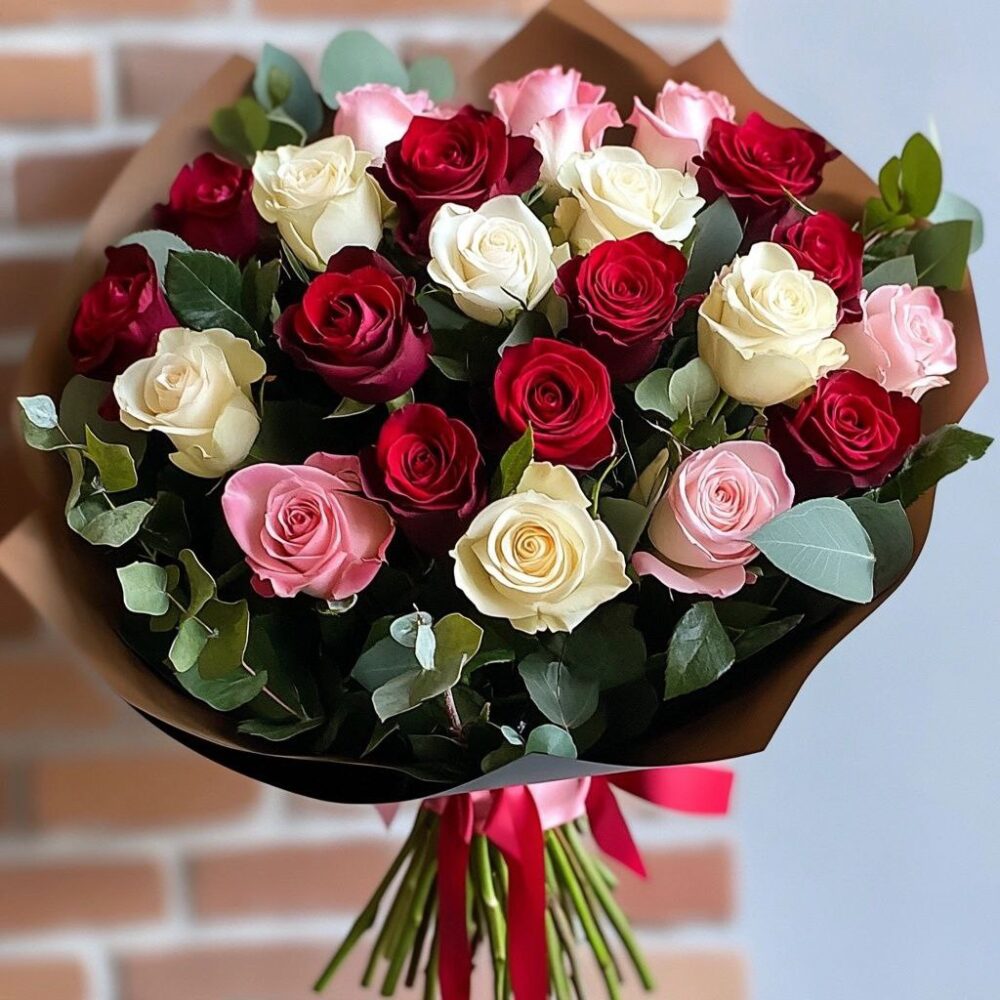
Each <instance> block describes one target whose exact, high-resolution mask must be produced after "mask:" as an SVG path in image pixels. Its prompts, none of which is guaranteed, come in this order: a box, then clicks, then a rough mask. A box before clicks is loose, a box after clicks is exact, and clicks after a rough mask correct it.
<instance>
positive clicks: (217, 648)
mask: <svg viewBox="0 0 1000 1000" xmlns="http://www.w3.org/2000/svg"><path fill="white" fill-rule="evenodd" d="M198 619H199V620H200V621H201V622H202V623H203V624H204V625H205V626H206V627H207V628H208V629H209V636H208V640H207V642H206V643H205V648H204V649H203V650H202V652H201V655H200V656H199V657H198V671H199V673H200V674H201V676H202V677H203V678H205V679H206V680H215V679H218V678H220V677H226V676H227V675H229V674H233V673H235V672H236V671H237V670H239V669H241V668H242V666H243V656H244V654H245V653H246V648H247V640H248V638H249V636H250V609H249V608H248V607H247V602H246V601H237V602H236V603H234V604H229V603H227V602H226V601H219V600H216V599H212V600H210V601H209V602H208V603H207V604H206V605H205V606H204V607H203V608H201V610H200V611H199V612H198Z"/></svg>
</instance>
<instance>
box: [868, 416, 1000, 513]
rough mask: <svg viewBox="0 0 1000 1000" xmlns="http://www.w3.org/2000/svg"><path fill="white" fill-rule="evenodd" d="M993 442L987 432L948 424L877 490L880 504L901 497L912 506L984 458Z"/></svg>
mask: <svg viewBox="0 0 1000 1000" xmlns="http://www.w3.org/2000/svg"><path fill="white" fill-rule="evenodd" d="M992 443H993V438H990V437H987V436H986V435H985V434H976V433H975V432H974V431H967V430H965V429H964V428H962V427H959V426H958V425H957V424H945V425H944V426H943V427H939V428H938V429H937V430H936V431H934V432H933V433H932V434H929V435H928V436H927V437H925V438H924V439H923V441H921V442H920V444H918V445H917V446H916V448H914V449H913V451H911V452H910V454H909V456H908V457H907V459H906V461H905V462H904V463H903V467H902V468H901V469H900V470H899V472H897V473H896V474H895V475H894V476H893V477H892V478H891V479H890V480H889V481H888V482H887V483H886V484H885V485H884V486H881V487H880V488H879V489H877V490H876V491H875V498H876V499H877V500H878V502H879V503H886V502H887V501H889V500H899V501H900V503H902V505H903V506H904V507H909V506H910V504H911V503H913V502H914V501H915V500H916V499H917V498H918V497H919V496H921V494H923V493H926V492H927V490H929V489H931V487H933V486H936V485H937V483H939V482H940V481H941V480H942V479H944V477H945V476H948V475H951V473H953V472H957V471H958V470H959V469H961V468H962V466H963V465H965V464H966V463H967V462H974V461H976V460H977V459H980V458H982V457H983V455H985V454H986V449H987V448H989V446H990V445H991V444H992Z"/></svg>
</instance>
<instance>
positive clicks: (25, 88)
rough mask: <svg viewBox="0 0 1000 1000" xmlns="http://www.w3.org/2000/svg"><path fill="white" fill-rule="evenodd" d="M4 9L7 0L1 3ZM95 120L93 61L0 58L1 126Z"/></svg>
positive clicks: (29, 55) (33, 55)
mask: <svg viewBox="0 0 1000 1000" xmlns="http://www.w3.org/2000/svg"><path fill="white" fill-rule="evenodd" d="M4 2H5V5H6V3H7V2H8V0H4ZM96 118H97V82H96V78H95V72H94V60H93V57H92V56H90V55H87V54H84V53H80V54H67V55H52V54H49V53H42V52H19V53H18V54H16V55H11V54H4V55H0V122H8V123H18V124H29V123H42V122H90V121H94V120H95V119H96Z"/></svg>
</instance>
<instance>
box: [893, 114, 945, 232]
mask: <svg viewBox="0 0 1000 1000" xmlns="http://www.w3.org/2000/svg"><path fill="white" fill-rule="evenodd" d="M900 166H901V179H900V184H901V186H902V189H903V196H904V198H905V200H906V209H907V211H908V212H909V213H910V214H911V215H915V216H916V217H917V218H918V219H926V218H927V216H928V215H930V214H931V212H933V211H934V206H935V205H936V204H937V200H938V196H939V195H940V194H941V157H940V156H938V151H937V150H936V149H935V148H934V146H933V145H932V143H931V142H930V140H929V139H927V138H926V136H923V135H921V134H920V133H919V132H917V133H916V135H912V136H910V138H909V139H908V140H907V143H906V145H905V146H904V147H903V156H902V160H901V163H900ZM890 207H892V206H891V205H890Z"/></svg>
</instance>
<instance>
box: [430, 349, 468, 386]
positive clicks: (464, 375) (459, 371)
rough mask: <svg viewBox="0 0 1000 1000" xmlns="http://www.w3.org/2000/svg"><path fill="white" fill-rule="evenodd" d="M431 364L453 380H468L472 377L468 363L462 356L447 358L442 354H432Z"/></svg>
mask: <svg viewBox="0 0 1000 1000" xmlns="http://www.w3.org/2000/svg"><path fill="white" fill-rule="evenodd" d="M431 364H432V365H434V367H435V368H436V369H437V370H438V371H439V372H440V373H441V374H442V375H443V376H444V377H445V378H446V379H450V380H451V381H452V382H468V381H469V378H470V372H469V366H468V364H467V363H466V362H465V361H463V360H461V359H460V358H447V357H445V356H444V355H442V354H432V355H431Z"/></svg>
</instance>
